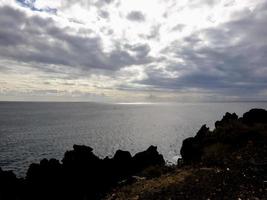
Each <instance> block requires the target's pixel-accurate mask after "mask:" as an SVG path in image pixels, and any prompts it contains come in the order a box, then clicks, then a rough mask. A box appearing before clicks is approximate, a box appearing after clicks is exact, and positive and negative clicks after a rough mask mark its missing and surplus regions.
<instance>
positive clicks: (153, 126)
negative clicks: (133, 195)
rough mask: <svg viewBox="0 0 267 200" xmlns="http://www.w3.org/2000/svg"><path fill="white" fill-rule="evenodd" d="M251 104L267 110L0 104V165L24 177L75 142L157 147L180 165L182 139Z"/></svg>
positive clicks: (108, 150) (107, 152)
mask: <svg viewBox="0 0 267 200" xmlns="http://www.w3.org/2000/svg"><path fill="white" fill-rule="evenodd" d="M252 108H264V109H267V103H266V102H244V103H242V102H231V103H175V104H174V103H173V104H167V103H166V104H164V103H158V104H157V103H155V104H142V103H141V104H103V103H48V102H42V103H40V102H0V167H1V168H2V169H4V170H13V171H14V172H15V173H16V174H17V175H18V176H19V177H22V176H25V174H26V171H27V169H28V167H29V165H30V164H31V163H33V162H39V161H40V160H41V159H43V158H56V159H59V160H61V159H62V158H63V156H64V153H65V152H66V151H67V150H71V149H72V146H73V144H83V145H88V146H90V147H92V148H93V149H94V153H95V154H96V155H98V156H99V157H101V158H104V157H105V156H109V157H111V156H113V155H114V153H115V151H116V150H118V149H122V150H128V151H130V152H131V154H132V155H133V154H135V153H137V152H139V151H143V150H145V149H147V148H148V147H149V146H150V145H156V146H157V147H158V151H159V152H160V153H161V154H163V156H164V158H165V160H167V161H168V163H176V161H177V158H178V157H179V155H180V148H181V145H182V141H183V140H184V139H185V138H187V137H190V136H194V135H195V134H196V132H197V131H198V130H199V128H200V127H201V126H202V125H203V124H207V126H209V127H210V128H211V129H213V128H214V123H215V121H217V120H220V119H221V118H222V117H223V115H224V114H225V112H231V113H232V112H235V113H237V114H238V115H239V116H241V115H242V114H243V113H244V112H246V111H248V110H250V109H252Z"/></svg>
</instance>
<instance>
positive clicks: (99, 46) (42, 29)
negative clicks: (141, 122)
mask: <svg viewBox="0 0 267 200" xmlns="http://www.w3.org/2000/svg"><path fill="white" fill-rule="evenodd" d="M9 2H11V1H7V0H2V1H1V3H0V5H1V6H0V27H1V29H0V79H1V80H3V81H4V82H5V83H6V86H5V87H6V89H5V91H6V90H10V91H14V90H18V91H17V94H18V95H19V94H20V90H21V91H24V90H25V91H26V90H27V89H26V88H34V89H33V90H31V91H32V93H34V91H42V90H43V91H49V90H53V89H54V87H56V88H57V90H58V91H59V92H65V93H66V94H68V92H66V91H68V90H69V91H71V90H72V87H76V89H77V90H79V92H81V93H87V94H88V93H90V94H91V93H92V94H95V93H97V94H100V93H105V94H108V95H110V96H112V95H113V96H116V97H118V96H119V94H122V93H123V96H124V97H125V98H127V92H129V93H128V95H129V98H132V96H134V95H131V94H132V93H131V92H140V96H143V97H148V96H149V95H150V94H152V93H153V92H155V91H157V92H164V93H165V92H166V93H169V95H166V96H168V97H169V96H171V97H176V96H177V95H179V94H183V95H184V96H188V97H190V95H191V96H197V95H199V96H206V97H207V98H214V97H216V98H219V97H223V96H225V99H227V97H231V98H232V97H233V96H234V97H236V98H240V99H242V98H248V97H249V96H253V97H255V98H259V99H267V97H266V95H265V94H266V89H265V88H266V86H267V85H266V84H267V83H266V80H267V79H266V77H267V67H266V63H267V57H266V56H265V55H266V54H267V45H266V44H267V29H265V24H266V23H267V20H266V19H267V4H266V2H265V1H264V0H255V1H249V0H235V1H232V0H225V1H214V0H210V1H204V0H194V1H186V0H185V1H179V2H178V1H174V0H169V1H153V2H145V1H142V0H127V1H120V0H89V1H88V0H81V1H74V0H67V1H63V0H59V1H54V0H47V1H41V0H34V1H24V0H19V1H12V3H9ZM23 74H27V75H29V77H30V78H29V80H28V81H26V80H25V79H26V78H25V77H24V76H23ZM20 77H21V78H20ZM54 80H57V81H54ZM45 82H46V83H51V84H44V83H45ZM15 93H16V92H15ZM36 93H37V92H36ZM39 93H40V92H38V94H39ZM44 93H45V92H44ZM141 93H142V94H141ZM49 94H50V93H49ZM174 94H175V95H174ZM195 94H197V95H195ZM264 95H265V96H264ZM100 96H101V95H100ZM156 96H157V95H156Z"/></svg>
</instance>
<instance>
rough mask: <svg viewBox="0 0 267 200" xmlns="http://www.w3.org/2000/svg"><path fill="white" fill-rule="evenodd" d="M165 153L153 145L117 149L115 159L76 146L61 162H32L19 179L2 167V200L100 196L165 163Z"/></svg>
mask: <svg viewBox="0 0 267 200" xmlns="http://www.w3.org/2000/svg"><path fill="white" fill-rule="evenodd" d="M164 164H165V161H164V159H163V156H162V155H160V154H159V153H158V152H157V147H155V146H150V147H149V148H148V149H147V150H146V151H143V152H140V153H137V154H136V155H135V156H133V157H132V156H131V154H130V153H129V152H127V151H122V150H118V151H117V152H116V154H115V155H114V157H113V158H105V159H100V158H98V157H97V156H96V155H94V153H93V149H92V148H90V147H87V146H79V145H74V146H73V150H72V151H67V152H66V153H65V156H64V158H63V160H62V164H61V163H60V162H59V161H58V160H56V159H50V160H47V159H43V160H42V161H41V162H40V164H31V165H30V167H29V169H28V172H27V176H26V178H25V179H21V180H19V179H17V178H16V176H15V175H14V174H13V173H12V172H10V171H8V172H4V171H2V170H0V199H1V200H9V199H10V200H11V199H12V200H13V199H14V200H15V199H16V200H17V199H22V200H31V199H34V200H53V199H57V200H59V199H69V200H80V199H81V200H87V199H100V198H101V197H103V195H104V194H105V193H106V192H107V191H108V190H109V189H110V188H111V187H112V186H115V185H116V184H117V183H118V182H119V181H122V180H125V179H128V178H130V177H131V176H132V175H134V174H136V173H138V172H140V171H142V170H144V169H145V168H147V167H149V166H155V165H156V166H163V165H164Z"/></svg>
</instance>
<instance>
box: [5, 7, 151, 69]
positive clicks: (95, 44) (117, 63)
mask: <svg viewBox="0 0 267 200" xmlns="http://www.w3.org/2000/svg"><path fill="white" fill-rule="evenodd" d="M0 27H1V29H0V46H1V48H0V57H1V58H2V59H11V60H15V61H18V62H26V63H42V64H48V65H64V66H69V67H78V68H80V69H82V70H88V69H104V70H118V69H120V68H122V67H125V66H130V65H135V64H143V63H147V62H149V61H150V58H149V57H147V51H148V50H147V47H145V46H144V47H135V46H134V47H131V46H129V47H128V48H129V50H131V51H134V52H136V56H133V55H130V54H129V53H128V51H127V50H126V49H123V48H122V47H120V46H119V45H118V47H117V48H115V49H114V50H113V51H112V52H110V53H104V51H103V47H102V40H101V38H100V37H98V36H95V37H85V36H81V35H74V34H71V33H69V29H68V28H59V27H58V26H57V25H56V23H55V22H54V20H53V19H51V18H41V17H38V16H36V15H35V16H31V17H29V16H27V15H26V14H24V13H23V12H22V11H20V10H15V9H14V8H11V7H8V6H4V7H0Z"/></svg>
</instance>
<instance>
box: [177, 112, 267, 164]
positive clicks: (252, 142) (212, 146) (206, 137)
mask: <svg viewBox="0 0 267 200" xmlns="http://www.w3.org/2000/svg"><path fill="white" fill-rule="evenodd" d="M266 144H267V111H265V110H263V109H252V110H250V111H249V112H247V113H245V114H244V115H243V117H241V118H238V116H237V115H236V114H235V113H233V114H230V113H226V114H225V115H224V117H223V118H222V120H221V121H217V122H216V123H215V129H214V130H213V131H210V130H209V129H208V128H207V127H206V126H205V125H204V126H202V127H201V129H200V130H199V131H198V133H197V134H196V136H195V137H190V138H187V139H185V140H184V141H183V144H182V148H181V151H180V152H181V156H182V158H183V161H184V163H185V164H193V163H195V164H200V163H202V164H205V165H228V164H229V163H231V164H241V163H242V164H244V163H247V164H248V163H251V162H252V160H257V162H259V163H260V162H263V161H262V157H263V155H264V154H265V155H266V152H267V150H266ZM238 154H243V156H241V155H240V156H241V157H244V155H246V158H244V159H239V160H237V159H236V157H238V158H239V157H240V156H239V155H238ZM258 157H259V158H258ZM255 162H256V161H255ZM264 162H265V163H266V164H267V160H265V161H264Z"/></svg>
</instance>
